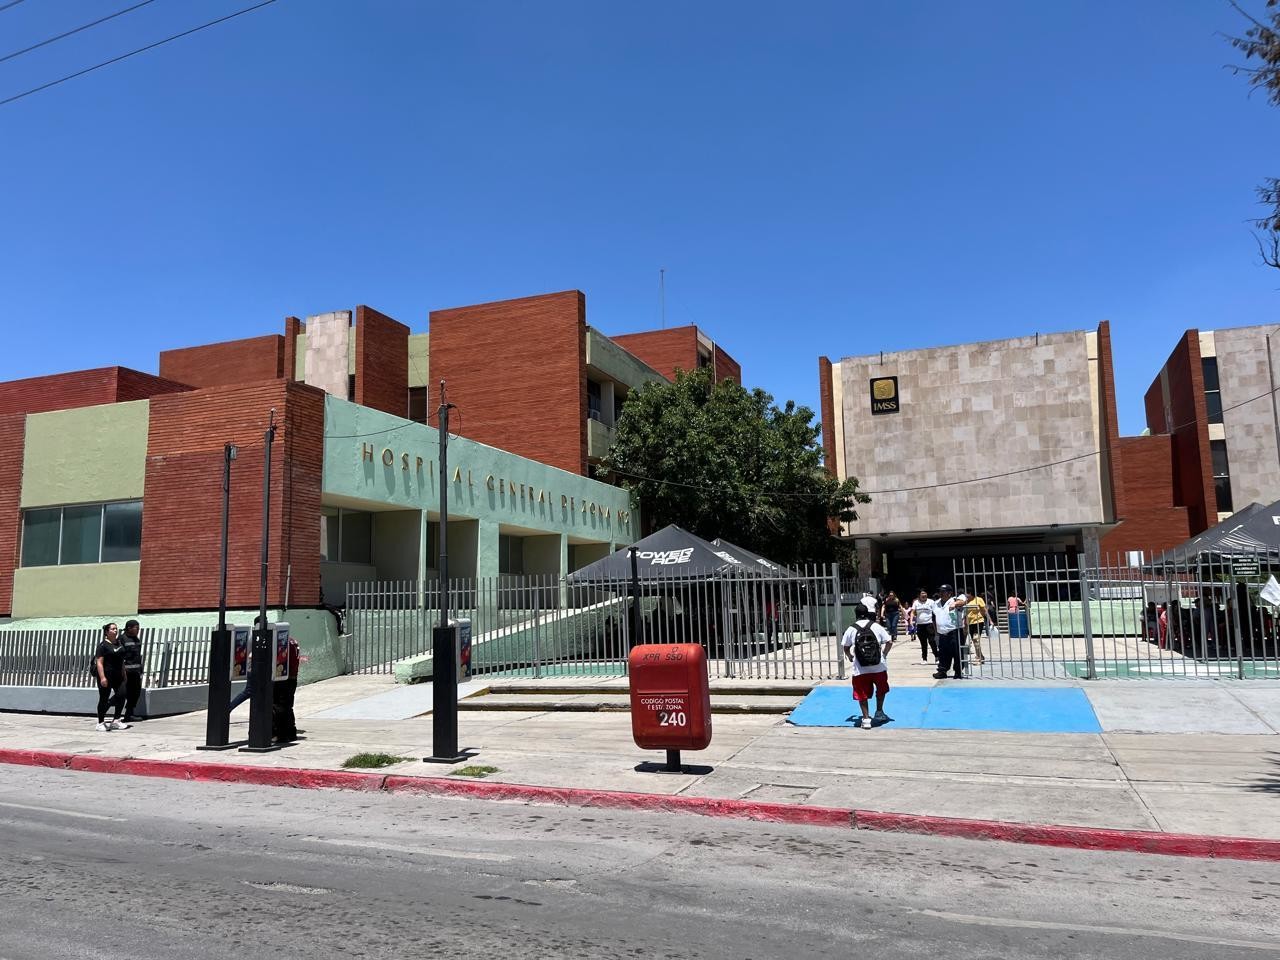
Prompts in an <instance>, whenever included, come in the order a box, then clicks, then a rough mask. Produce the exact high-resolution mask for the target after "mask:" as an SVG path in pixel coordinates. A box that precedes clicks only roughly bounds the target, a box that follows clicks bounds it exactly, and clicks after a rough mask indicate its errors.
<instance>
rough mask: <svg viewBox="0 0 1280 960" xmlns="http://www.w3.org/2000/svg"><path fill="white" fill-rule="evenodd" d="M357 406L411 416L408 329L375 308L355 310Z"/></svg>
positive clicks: (361, 307) (399, 415)
mask: <svg viewBox="0 0 1280 960" xmlns="http://www.w3.org/2000/svg"><path fill="white" fill-rule="evenodd" d="M355 335H356V403H358V404H360V405H362V406H365V407H372V408H373V409H375V410H382V411H384V412H386V413H392V414H395V415H396V416H397V417H407V416H408V415H409V328H408V327H406V326H405V325H404V324H403V323H400V322H399V321H397V320H392V319H391V318H390V317H388V316H386V315H384V314H381V313H379V312H378V311H377V310H374V309H373V308H372V307H365V306H359V307H356V326H355Z"/></svg>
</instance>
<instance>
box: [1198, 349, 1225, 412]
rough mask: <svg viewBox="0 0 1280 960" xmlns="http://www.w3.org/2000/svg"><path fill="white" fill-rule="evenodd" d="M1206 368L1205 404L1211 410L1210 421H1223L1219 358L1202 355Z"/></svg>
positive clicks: (1201, 362)
mask: <svg viewBox="0 0 1280 960" xmlns="http://www.w3.org/2000/svg"><path fill="white" fill-rule="evenodd" d="M1200 366H1201V367H1202V368H1203V370H1204V404H1205V407H1206V408H1207V409H1208V411H1209V422H1210V423H1221V422H1222V391H1221V388H1220V387H1219V383H1218V358H1217V357H1201V359H1200Z"/></svg>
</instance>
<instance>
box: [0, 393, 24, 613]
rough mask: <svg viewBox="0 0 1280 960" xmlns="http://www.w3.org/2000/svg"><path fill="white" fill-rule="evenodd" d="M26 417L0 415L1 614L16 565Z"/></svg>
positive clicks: (8, 608)
mask: <svg viewBox="0 0 1280 960" xmlns="http://www.w3.org/2000/svg"><path fill="white" fill-rule="evenodd" d="M26 431H27V418H26V415H25V414H21V413H9V414H4V415H2V416H0V615H3V616H8V615H9V614H10V613H12V612H13V568H14V567H16V566H17V565H18V539H19V537H18V531H19V525H20V521H21V512H20V510H19V506H18V505H19V503H20V502H21V499H22V456H23V445H24V443H25V441H26Z"/></svg>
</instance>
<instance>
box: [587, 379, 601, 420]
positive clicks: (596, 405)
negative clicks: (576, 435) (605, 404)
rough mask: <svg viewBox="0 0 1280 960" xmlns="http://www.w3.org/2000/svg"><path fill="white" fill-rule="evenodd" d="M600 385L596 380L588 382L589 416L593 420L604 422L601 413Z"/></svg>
mask: <svg viewBox="0 0 1280 960" xmlns="http://www.w3.org/2000/svg"><path fill="white" fill-rule="evenodd" d="M600 406H601V404H600V384H598V383H596V382H595V381H594V380H588V381H587V416H588V417H589V418H590V419H592V420H603V419H604V417H603V416H602V415H601V411H600Z"/></svg>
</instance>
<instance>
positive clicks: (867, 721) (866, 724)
mask: <svg viewBox="0 0 1280 960" xmlns="http://www.w3.org/2000/svg"><path fill="white" fill-rule="evenodd" d="M862 729H863V730H870V729H871V718H870V717H863V718H862Z"/></svg>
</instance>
